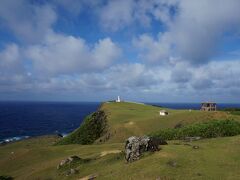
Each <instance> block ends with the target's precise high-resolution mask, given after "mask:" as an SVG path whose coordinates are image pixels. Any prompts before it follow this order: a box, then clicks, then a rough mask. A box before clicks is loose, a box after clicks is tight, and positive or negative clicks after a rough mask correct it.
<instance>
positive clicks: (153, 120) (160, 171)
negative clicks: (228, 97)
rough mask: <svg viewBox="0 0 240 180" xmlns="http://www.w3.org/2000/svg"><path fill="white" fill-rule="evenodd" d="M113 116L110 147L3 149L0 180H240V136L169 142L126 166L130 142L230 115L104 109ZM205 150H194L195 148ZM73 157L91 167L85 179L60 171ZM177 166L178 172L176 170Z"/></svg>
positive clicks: (33, 142) (50, 142) (47, 141)
mask: <svg viewBox="0 0 240 180" xmlns="http://www.w3.org/2000/svg"><path fill="white" fill-rule="evenodd" d="M101 109H102V110H104V111H105V112H106V113H107V115H108V118H107V119H108V123H109V132H110V134H111V136H110V139H109V141H107V142H106V143H99V141H96V142H95V143H94V144H92V145H78V144H73V145H59V146H56V145H54V144H55V143H56V142H57V141H58V140H59V138H57V137H53V136H45V137H39V138H32V139H28V140H24V141H20V142H16V143H11V144H7V145H4V146H0V175H8V176H12V177H14V178H15V179H43V180H50V179H80V178H82V177H86V176H88V175H91V174H95V175H97V179H157V178H161V179H216V180H218V179H236V180H237V179H240V171H239V170H240V156H239V152H240V136H233V137H221V138H212V139H203V140H199V141H195V142H192V143H186V142H183V141H176V140H175V141H168V143H169V145H165V146H161V148H162V150H160V151H159V152H155V153H146V154H144V156H143V157H142V158H141V159H140V160H139V161H136V162H133V163H130V164H128V163H126V162H125V160H124V155H123V153H121V151H123V150H124V149H123V148H124V141H125V139H126V138H127V137H129V136H132V135H144V134H149V133H151V132H154V131H158V130H161V129H165V128H173V127H174V126H175V125H176V124H178V123H181V124H183V125H188V124H192V123H196V122H206V121H211V120H213V119H218V120H221V119H222V120H223V119H235V120H237V121H239V120H240V116H237V115H233V114H229V113H227V112H201V111H191V112H190V111H189V110H168V111H169V112H170V115H169V116H159V110H160V109H161V108H158V107H153V106H147V105H141V104H134V103H104V104H103V106H102V107H101ZM193 145H196V146H199V149H194V148H193V147H192V146H193ZM71 155H77V156H79V157H81V158H88V159H91V161H89V162H87V163H85V164H81V165H79V166H78V167H77V169H78V170H79V173H78V174H76V175H71V176H66V175H64V174H63V173H62V172H60V171H59V170H57V165H58V164H59V163H60V161H61V160H62V159H65V158H67V157H69V156H71ZM172 162H174V166H173V165H171V164H172Z"/></svg>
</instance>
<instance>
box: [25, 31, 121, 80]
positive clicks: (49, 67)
mask: <svg viewBox="0 0 240 180" xmlns="http://www.w3.org/2000/svg"><path fill="white" fill-rule="evenodd" d="M25 55H26V57H27V58H30V59H31V60H32V61H33V68H34V69H35V70H36V71H37V72H38V73H39V74H40V75H42V76H44V74H45V73H47V74H52V75H59V74H68V73H70V74H74V73H83V72H91V71H97V70H102V69H104V68H107V67H109V66H110V65H111V64H112V63H114V61H116V60H117V59H118V58H119V57H120V55H121V49H120V48H119V47H118V46H117V45H116V44H114V43H113V42H112V41H111V39H110V38H105V39H101V40H99V41H98V42H97V43H95V44H94V46H93V47H91V45H89V44H87V43H86V42H85V41H84V40H83V39H82V38H76V37H73V36H66V35H61V34H55V33H54V34H50V35H48V36H47V38H46V40H45V41H43V42H42V43H41V44H39V45H34V46H30V47H28V49H27V50H26V53H25Z"/></svg>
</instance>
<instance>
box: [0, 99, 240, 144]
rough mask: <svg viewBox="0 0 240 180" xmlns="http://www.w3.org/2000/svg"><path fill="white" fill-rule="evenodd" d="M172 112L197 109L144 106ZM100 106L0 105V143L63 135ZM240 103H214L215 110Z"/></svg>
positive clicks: (195, 106) (187, 105)
mask: <svg viewBox="0 0 240 180" xmlns="http://www.w3.org/2000/svg"><path fill="white" fill-rule="evenodd" d="M147 104H152V105H157V106H162V107H166V108H172V109H199V108H200V104H198V103H147ZM99 105H100V103H98V102H96V103H83V102H81V103H76V102H71V103H70V102H0V142H1V141H15V140H20V139H23V138H27V137H33V136H39V135H46V134H56V133H60V134H67V133H69V132H71V131H73V130H74V129H76V128H77V127H79V125H80V124H81V122H82V120H83V119H84V117H85V116H86V115H88V114H90V113H91V112H94V111H96V110H97V108H98V107H99ZM226 107H240V104H218V109H222V108H226Z"/></svg>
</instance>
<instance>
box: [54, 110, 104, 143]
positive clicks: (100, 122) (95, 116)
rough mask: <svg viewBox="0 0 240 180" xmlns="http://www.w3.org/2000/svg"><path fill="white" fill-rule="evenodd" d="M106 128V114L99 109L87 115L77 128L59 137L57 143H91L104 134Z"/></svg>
mask: <svg viewBox="0 0 240 180" xmlns="http://www.w3.org/2000/svg"><path fill="white" fill-rule="evenodd" d="M106 130H107V116H106V114H105V112H104V111H102V110H99V111H97V112H94V113H92V114H90V115H89V116H87V117H86V118H85V119H84V121H83V123H82V124H81V126H80V127H79V128H78V129H76V130H75V131H73V132H72V133H71V134H69V135H68V136H66V137H64V138H63V139H61V140H60V141H59V142H58V143H57V144H58V145H65V144H92V143H94V141H95V140H97V139H98V138H100V137H101V136H102V135H104V134H105V133H106Z"/></svg>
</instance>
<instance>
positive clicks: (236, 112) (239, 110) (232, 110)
mask: <svg viewBox="0 0 240 180" xmlns="http://www.w3.org/2000/svg"><path fill="white" fill-rule="evenodd" d="M223 111H228V112H230V113H231V114H233V115H240V108H225V109H223Z"/></svg>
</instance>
